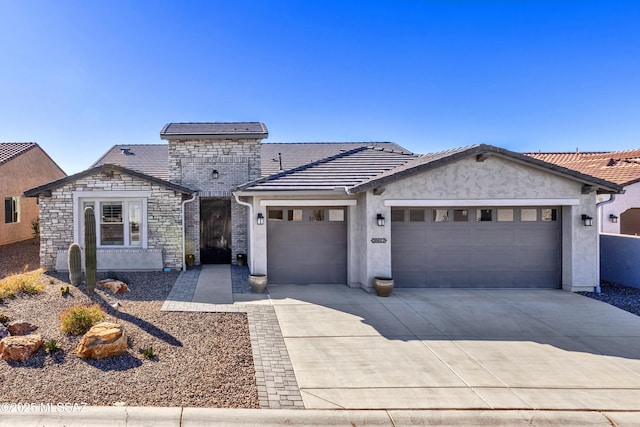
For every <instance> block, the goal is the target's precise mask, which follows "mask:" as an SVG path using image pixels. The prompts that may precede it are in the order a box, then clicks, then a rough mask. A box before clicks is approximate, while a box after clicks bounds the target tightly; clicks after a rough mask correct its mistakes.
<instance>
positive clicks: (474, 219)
mask: <svg viewBox="0 0 640 427" xmlns="http://www.w3.org/2000/svg"><path fill="white" fill-rule="evenodd" d="M560 212H561V210H560V208H558V207H543V208H541V207H495V208H489V207H487V208H475V207H474V208H458V207H456V208H447V207H442V208H392V211H391V214H392V218H391V251H392V252H391V253H392V260H391V262H392V271H393V277H394V279H395V283H396V286H398V287H435V288H442V287H478V288H559V287H560V285H561V265H562V255H561V250H562V229H561V221H560Z"/></svg>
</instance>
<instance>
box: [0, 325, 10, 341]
mask: <svg viewBox="0 0 640 427" xmlns="http://www.w3.org/2000/svg"><path fill="white" fill-rule="evenodd" d="M8 336H9V330H8V329H7V327H6V326H4V325H3V324H2V323H0V340H1V339H2V338H4V337H8Z"/></svg>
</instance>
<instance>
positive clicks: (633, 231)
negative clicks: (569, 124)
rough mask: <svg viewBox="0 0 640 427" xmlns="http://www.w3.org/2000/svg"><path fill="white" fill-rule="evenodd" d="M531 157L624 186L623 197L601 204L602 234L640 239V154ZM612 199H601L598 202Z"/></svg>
mask: <svg viewBox="0 0 640 427" xmlns="http://www.w3.org/2000/svg"><path fill="white" fill-rule="evenodd" d="M528 155H529V156H531V157H534V158H536V159H539V160H544V161H545V162H548V163H553V164H556V165H560V166H563V167H565V168H568V169H573V170H576V171H578V172H582V173H584V174H587V175H592V176H595V177H598V178H602V179H606V180H607V181H611V182H615V183H616V184H619V185H621V186H623V187H624V194H619V195H615V196H614V197H613V201H611V202H605V203H602V204H600V208H599V218H600V226H599V228H600V231H601V232H603V233H613V234H630V235H640V150H628V151H608V152H586V153H580V152H573V153H529V154H528ZM610 198H611V196H604V197H599V200H598V201H607V200H609V199H610Z"/></svg>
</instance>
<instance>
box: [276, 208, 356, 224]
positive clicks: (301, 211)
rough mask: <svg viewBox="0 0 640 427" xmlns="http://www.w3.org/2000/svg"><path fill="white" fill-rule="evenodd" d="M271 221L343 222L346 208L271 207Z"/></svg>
mask: <svg viewBox="0 0 640 427" xmlns="http://www.w3.org/2000/svg"><path fill="white" fill-rule="evenodd" d="M267 217H268V220H269V221H286V222H343V221H344V220H345V215H344V208H315V207H314V208H282V209H280V208H269V212H268V214H267Z"/></svg>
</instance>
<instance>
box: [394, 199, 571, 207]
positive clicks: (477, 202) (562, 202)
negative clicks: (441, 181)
mask: <svg viewBox="0 0 640 427" xmlns="http://www.w3.org/2000/svg"><path fill="white" fill-rule="evenodd" d="M579 204H580V199H429V200H404V199H398V200H389V199H387V200H385V201H384V205H385V206H391V207H394V206H403V207H423V206H424V207H428V206H451V207H455V206H463V207H471V206H578V205H579Z"/></svg>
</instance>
